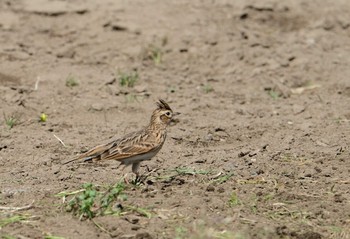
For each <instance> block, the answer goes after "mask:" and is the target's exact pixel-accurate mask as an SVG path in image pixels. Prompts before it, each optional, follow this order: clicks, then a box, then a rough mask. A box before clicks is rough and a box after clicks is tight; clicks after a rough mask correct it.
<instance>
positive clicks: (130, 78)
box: [118, 71, 139, 87]
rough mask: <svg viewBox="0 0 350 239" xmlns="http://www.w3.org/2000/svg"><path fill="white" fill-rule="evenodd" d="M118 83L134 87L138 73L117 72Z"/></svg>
mask: <svg viewBox="0 0 350 239" xmlns="http://www.w3.org/2000/svg"><path fill="white" fill-rule="evenodd" d="M118 75H119V76H118V79H119V85H120V86H123V87H124V86H126V87H134V85H135V83H136V81H137V80H138V79H139V74H138V73H137V72H136V71H133V72H130V73H123V72H119V73H118Z"/></svg>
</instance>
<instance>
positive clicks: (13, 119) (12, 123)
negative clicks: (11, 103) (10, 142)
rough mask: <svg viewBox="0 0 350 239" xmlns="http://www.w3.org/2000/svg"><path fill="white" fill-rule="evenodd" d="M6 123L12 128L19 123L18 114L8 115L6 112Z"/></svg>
mask: <svg viewBox="0 0 350 239" xmlns="http://www.w3.org/2000/svg"><path fill="white" fill-rule="evenodd" d="M4 119H5V124H6V125H7V126H8V127H9V128H10V129H12V128H13V127H14V126H15V125H17V124H18V119H17V117H16V116H14V115H12V116H9V117H7V116H6V115H5V113H4Z"/></svg>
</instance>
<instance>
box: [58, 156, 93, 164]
mask: <svg viewBox="0 0 350 239" xmlns="http://www.w3.org/2000/svg"><path fill="white" fill-rule="evenodd" d="M93 158H95V156H87V157H86V156H85V154H82V155H77V156H76V157H74V158H72V159H69V160H68V161H66V162H63V163H62V165H65V164H69V163H71V162H74V161H77V160H81V159H82V162H89V161H92V160H93Z"/></svg>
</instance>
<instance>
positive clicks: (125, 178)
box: [117, 163, 129, 184]
mask: <svg viewBox="0 0 350 239" xmlns="http://www.w3.org/2000/svg"><path fill="white" fill-rule="evenodd" d="M121 166H124V167H123V168H122V174H123V179H124V183H126V184H129V181H128V173H126V174H124V169H125V168H126V166H128V165H124V164H122V163H121V164H119V166H118V167H117V169H119V168H120V167H121Z"/></svg>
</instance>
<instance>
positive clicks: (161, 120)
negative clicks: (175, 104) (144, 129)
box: [151, 99, 173, 126]
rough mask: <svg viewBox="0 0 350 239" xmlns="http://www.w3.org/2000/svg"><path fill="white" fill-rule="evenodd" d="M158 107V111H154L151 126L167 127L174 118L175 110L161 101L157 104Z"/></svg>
mask: <svg viewBox="0 0 350 239" xmlns="http://www.w3.org/2000/svg"><path fill="white" fill-rule="evenodd" d="M157 106H158V107H157V109H155V110H154V111H153V114H152V118H151V124H157V125H164V126H167V125H168V124H169V122H170V121H171V119H172V117H173V110H172V109H171V108H170V106H169V105H168V104H167V103H166V102H165V101H164V100H161V99H160V100H159V101H158V102H157Z"/></svg>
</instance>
